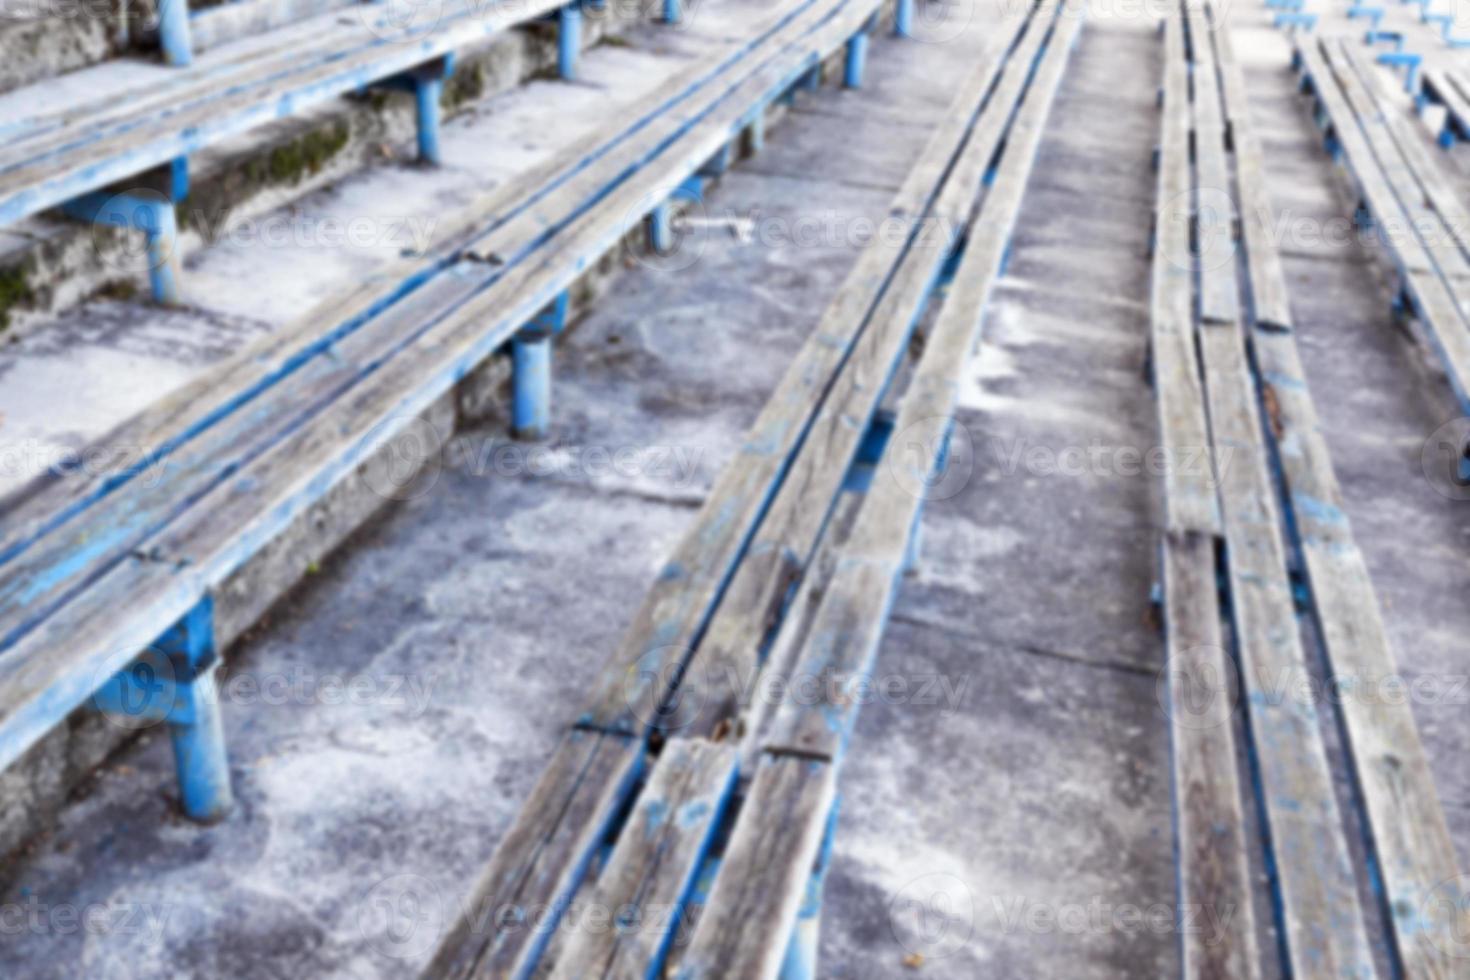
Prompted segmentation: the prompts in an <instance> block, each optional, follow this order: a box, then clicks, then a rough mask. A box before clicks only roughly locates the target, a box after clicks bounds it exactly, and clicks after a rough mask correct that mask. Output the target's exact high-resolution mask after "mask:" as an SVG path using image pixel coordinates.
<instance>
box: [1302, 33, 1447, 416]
mask: <svg viewBox="0 0 1470 980" xmlns="http://www.w3.org/2000/svg"><path fill="white" fill-rule="evenodd" d="M1296 55H1297V65H1298V68H1299V69H1300V71H1301V76H1302V87H1303V89H1304V90H1305V91H1308V92H1310V93H1311V95H1312V97H1313V99H1314V101H1315V104H1316V108H1317V113H1318V121H1319V122H1320V123H1321V124H1322V125H1323V126H1324V127H1325V129H1326V139H1327V146H1328V149H1329V151H1330V152H1332V154H1333V155H1334V156H1335V157H1336V158H1337V159H1338V160H1339V161H1340V162H1341V163H1342V164H1343V167H1344V169H1345V171H1346V173H1347V175H1348V176H1349V178H1350V179H1351V180H1352V182H1353V184H1354V185H1355V186H1356V188H1357V190H1358V193H1359V195H1360V201H1361V206H1360V209H1359V214H1360V216H1362V217H1363V219H1364V220H1367V221H1371V222H1373V223H1374V224H1375V225H1376V226H1377V227H1379V228H1381V229H1384V230H1385V231H1386V232H1387V233H1386V234H1381V235H1380V236H1379V238H1380V239H1381V240H1382V241H1383V246H1384V248H1383V250H1384V253H1385V254H1386V255H1387V256H1388V257H1389V259H1390V260H1391V261H1392V263H1393V266H1394V270H1395V272H1396V273H1397V275H1398V281H1399V287H1400V288H1399V290H1398V295H1397V296H1396V299H1395V303H1396V306H1397V308H1399V309H1401V310H1403V311H1406V312H1412V313H1413V315H1414V316H1415V317H1416V318H1417V319H1418V320H1419V322H1420V323H1421V324H1422V325H1423V326H1424V333H1425V335H1426V338H1427V340H1428V341H1429V343H1430V345H1431V346H1432V347H1433V349H1434V350H1435V353H1436V354H1437V355H1438V356H1439V359H1440V361H1441V363H1442V364H1443V365H1444V368H1445V373H1446V375H1447V376H1448V378H1449V381H1450V385H1451V386H1452V388H1453V389H1454V392H1455V395H1456V398H1457V399H1458V400H1459V402H1460V404H1461V406H1462V407H1463V408H1464V409H1465V410H1466V411H1467V412H1470V334H1467V332H1466V324H1467V320H1466V317H1467V315H1470V307H1467V306H1466V305H1465V302H1466V300H1467V299H1470V258H1467V254H1470V253H1467V250H1466V247H1467V245H1470V242H1467V241H1465V239H1464V236H1466V235H1467V234H1470V232H1467V229H1470V211H1467V209H1466V208H1465V206H1464V205H1463V204H1461V202H1460V200H1459V196H1458V194H1457V193H1456V191H1455V189H1454V187H1453V186H1452V185H1451V183H1450V179H1449V177H1448V175H1447V174H1446V172H1445V171H1444V169H1443V164H1442V161H1441V160H1440V159H1438V158H1437V157H1436V155H1435V154H1434V153H1433V151H1432V150H1431V149H1430V144H1429V142H1428V140H1427V139H1426V136H1425V134H1424V133H1423V132H1422V130H1421V128H1420V127H1419V126H1418V125H1417V124H1416V121H1415V120H1414V118H1413V115H1412V108H1411V107H1410V105H1409V104H1408V100H1407V99H1405V98H1402V97H1398V96H1397V95H1396V94H1395V93H1392V92H1388V91H1385V90H1384V87H1383V85H1382V84H1381V83H1380V80H1379V78H1378V75H1377V72H1376V71H1375V70H1374V68H1373V66H1372V64H1371V62H1370V61H1369V60H1368V59H1367V58H1366V57H1365V56H1363V55H1362V54H1361V52H1359V51H1357V50H1356V49H1354V48H1353V47H1352V46H1351V45H1348V44H1344V43H1342V42H1341V41H1337V40H1324V41H1321V42H1317V43H1314V44H1304V45H1301V46H1299V47H1298V48H1297V51H1296Z"/></svg>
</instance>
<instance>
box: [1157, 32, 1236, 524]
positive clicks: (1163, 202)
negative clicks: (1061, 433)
mask: <svg viewBox="0 0 1470 980" xmlns="http://www.w3.org/2000/svg"><path fill="white" fill-rule="evenodd" d="M1164 29H1165V34H1164V52H1165V54H1164V105H1163V119H1162V135H1161V138H1160V143H1159V186H1158V195H1157V198H1156V200H1155V205H1154V227H1155V238H1156V241H1155V244H1154V255H1153V273H1152V274H1153V281H1152V294H1151V297H1150V303H1149V341H1150V348H1151V354H1152V358H1151V359H1152V364H1153V381H1154V395H1155V398H1156V400H1157V403H1158V425H1159V438H1160V442H1161V444H1162V447H1161V448H1163V450H1164V452H1165V455H1166V458H1167V459H1169V460H1170V461H1171V465H1169V466H1168V467H1166V468H1165V471H1164V501H1165V507H1166V511H1165V522H1166V526H1167V527H1168V528H1169V530H1171V531H1174V532H1178V533H1186V532H1190V531H1198V532H1200V533H1206V534H1214V533H1218V532H1219V530H1220V510H1219V503H1218V499H1217V496H1216V492H1215V483H1214V473H1213V471H1212V469H1211V468H1210V467H1209V466H1185V465H1181V464H1182V461H1184V460H1188V459H1191V458H1194V459H1202V458H1204V456H1203V451H1204V450H1205V449H1206V448H1207V447H1208V446H1209V432H1208V428H1207V424H1206V421H1205V399H1204V385H1203V382H1202V381H1201V379H1200V374H1199V354H1198V349H1197V346H1196V333H1195V323H1194V283H1193V263H1192V259H1191V249H1190V222H1191V221H1192V216H1193V206H1192V201H1193V183H1192V179H1191V174H1190V164H1189V160H1190V153H1189V145H1190V140H1189V127H1190V122H1189V120H1190V108H1189V69H1188V63H1187V61H1186V60H1185V52H1184V34H1183V26H1182V22H1181V20H1180V19H1179V18H1177V17H1171V18H1169V19H1168V20H1166V21H1165V23H1164Z"/></svg>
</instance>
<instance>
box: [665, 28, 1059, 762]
mask: <svg viewBox="0 0 1470 980" xmlns="http://www.w3.org/2000/svg"><path fill="white" fill-rule="evenodd" d="M1060 9H1061V8H1056V10H1057V11H1060ZM1054 16H1055V14H1054ZM1073 20H1074V21H1075V18H1073ZM1048 37H1050V24H1049V23H1047V22H1046V21H1043V20H1042V19H1041V18H1036V19H1033V20H1032V22H1031V25H1030V28H1029V29H1028V31H1027V33H1026V36H1025V37H1024V38H1023V40H1022V41H1021V43H1020V45H1019V46H1017V48H1016V49H1015V51H1014V53H1013V55H1012V57H1011V59H1010V61H1009V62H1008V64H1007V65H1006V67H1005V70H1004V72H1003V73H1002V75H1001V78H1000V80H999V82H998V84H997V85H996V88H995V90H994V91H993V93H992V94H991V96H990V98H989V100H988V102H987V103H986V105H985V108H984V110H983V112H982V114H981V116H980V119H979V122H978V123H977V125H976V128H975V130H974V133H973V134H972V136H971V138H970V141H969V142H968V143H967V144H966V146H965V149H964V151H963V153H962V155H961V156H960V158H959V159H957V160H956V162H955V165H954V168H953V170H952V172H951V174H950V176H949V178H948V179H947V180H946V183H945V186H944V190H943V192H942V194H941V196H940V199H939V201H938V202H937V203H936V205H935V210H934V212H933V215H932V218H931V222H932V227H933V229H934V232H933V233H931V234H929V235H928V236H927V238H928V240H926V241H923V242H921V243H919V246H918V247H916V248H915V249H913V250H911V251H910V252H909V253H908V254H907V255H906V256H905V257H904V259H903V262H902V264H901V266H900V268H899V270H898V271H897V274H896V275H895V278H894V282H893V285H892V287H891V288H890V289H889V291H888V292H887V294H886V295H885V296H884V297H883V299H882V301H881V302H880V303H879V305H878V307H877V309H876V310H875V311H874V313H873V318H872V323H871V324H870V326H869V327H868V329H867V331H866V332H865V333H864V334H863V337H862V339H861V340H860V341H859V342H858V345H857V347H856V349H855V350H854V352H853V355H852V357H851V358H849V360H848V362H847V363H846V364H845V365H844V366H843V368H842V371H841V373H840V374H839V375H838V378H837V381H836V383H835V384H834V385H833V388H832V392H831V393H830V394H829V395H828V397H827V399H826V401H825V402H824V403H823V404H822V407H821V410H820V411H819V412H818V414H817V418H816V420H815V421H814V422H813V424H812V429H811V433H810V434H809V435H808V436H807V439H806V442H805V443H804V444H803V446H802V450H801V452H800V453H799V454H798V456H797V457H796V459H795V461H794V462H793V463H792V465H791V469H790V472H789V474H788V476H787V477H786V479H785V480H784V481H783V483H782V485H781V489H780V491H779V492H778V494H777V496H776V499H775V500H774V502H773V503H772V505H771V508H770V510H769V511H768V512H767V514H766V516H765V518H764V519H763V520H762V522H761V526H760V529H759V531H758V532H757V535H756V539H755V543H754V544H753V545H752V547H751V549H750V552H749V554H748V555H747V557H746V558H745V560H744V561H743V562H742V563H741V565H740V567H739V568H738V569H737V570H736V572H735V577H734V579H733V580H732V582H731V584H730V586H729V588H728V589H727V590H726V592H725V595H724V596H723V597H722V599H721V601H720V606H719V609H718V611H717V612H716V613H715V617H714V619H713V621H712V622H711V623H710V626H709V629H708V631H707V632H706V634H705V636H704V639H703V641H702V642H701V643H700V644H699V646H698V648H697V650H696V651H695V654H694V657H693V660H692V661H691V664H692V666H691V668H690V669H689V670H688V671H687V672H686V673H685V675H684V677H683V679H682V683H681V686H680V700H681V702H682V703H685V704H689V705H695V706H700V707H701V708H702V712H701V714H700V715H699V716H698V717H693V718H691V717H685V716H681V717H680V718H679V721H680V723H681V724H682V730H684V731H688V732H697V733H707V732H711V731H714V730H717V729H718V728H720V727H721V726H723V725H728V724H730V723H732V722H733V721H734V720H735V719H736V718H738V717H739V714H740V709H741V705H740V702H741V695H742V692H743V690H744V689H745V687H746V685H747V684H748V680H749V678H751V677H752V676H754V674H755V673H756V671H757V670H758V669H759V665H760V662H761V657H762V654H763V651H764V649H765V648H766V646H767V644H768V643H769V641H770V640H771V639H772V637H773V635H774V626H775V625H776V624H777V623H778V622H779V620H780V618H781V616H782V615H783V613H784V609H785V605H786V603H787V601H788V600H789V598H790V592H791V589H792V586H793V585H794V584H795V583H796V582H797V581H799V579H800V577H801V576H802V575H804V574H805V571H806V569H807V566H808V564H809V562H810V560H811V557H812V555H813V554H814V553H815V550H816V548H817V544H818V542H819V540H820V539H821V536H822V534H823V532H824V530H825V528H826V526H827V519H828V516H829V515H830V513H831V508H832V506H833V502H834V501H835V500H836V498H837V495H838V492H839V491H840V489H841V487H842V484H843V481H844V480H845V479H846V476H847V473H848V472H849V470H850V469H851V466H852V462H853V460H854V459H855V458H856V456H857V453H858V450H859V448H860V446H861V444H862V440H863V437H864V433H865V431H866V429H867V427H868V424H869V421H870V420H871V418H872V417H873V413H874V412H875V411H876V409H877V407H878V405H879V403H880V402H881V400H882V398H883V395H884V393H885V391H886V390H887V388H888V385H889V381H890V379H891V378H892V377H893V375H894V373H895V372H896V371H897V369H898V366H899V363H900V361H901V360H902V358H903V357H904V356H905V352H906V350H907V347H908V340H909V338H910V337H911V336H912V333H913V329H914V327H915V326H916V325H917V323H918V319H919V317H920V315H921V313H922V311H923V309H924V306H925V303H926V302H927V299H928V296H929V294H930V292H931V291H932V289H933V287H934V284H935V282H936V281H937V279H938V277H939V275H940V273H941V271H942V269H943V266H944V263H945V262H946V260H947V258H948V256H949V254H950V253H951V251H952V249H953V247H954V246H955V244H956V243H957V239H958V236H959V235H961V234H962V233H963V232H964V230H965V229H966V227H967V226H968V222H969V220H970V215H971V213H972V212H973V210H974V208H975V205H976V204H977V203H978V200H979V198H980V195H981V193H982V191H983V186H984V179H985V175H986V173H987V171H988V169H989V167H990V165H991V162H992V161H993V160H994V158H995V154H996V151H997V150H998V149H999V147H1000V145H1001V141H1002V139H1003V138H1004V136H1005V133H1006V131H1007V129H1008V127H1009V123H1010V121H1011V118H1012V114H1013V112H1014V108H1015V105H1016V102H1017V100H1018V99H1019V97H1020V95H1021V94H1022V92H1023V91H1024V90H1025V87H1026V85H1027V83H1028V80H1029V79H1030V77H1031V73H1032V70H1033V68H1034V65H1035V62H1036V59H1037V58H1038V57H1039V56H1040V54H1041V52H1042V51H1043V50H1044V45H1045V43H1046V40H1047V39H1048ZM1060 57H1061V58H1062V59H1063V60H1065V57H1066V52H1065V51H1062V52H1061V55H1060Z"/></svg>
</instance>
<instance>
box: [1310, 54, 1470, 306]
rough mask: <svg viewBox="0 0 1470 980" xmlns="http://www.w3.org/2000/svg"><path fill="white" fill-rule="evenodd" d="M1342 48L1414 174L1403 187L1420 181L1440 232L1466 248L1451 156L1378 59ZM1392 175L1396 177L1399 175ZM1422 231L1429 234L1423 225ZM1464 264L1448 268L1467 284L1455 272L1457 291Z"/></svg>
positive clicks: (1467, 232) (1466, 213)
mask: <svg viewBox="0 0 1470 980" xmlns="http://www.w3.org/2000/svg"><path fill="white" fill-rule="evenodd" d="M1339 50H1340V51H1341V54H1342V57H1343V58H1344V60H1345V61H1346V64H1347V65H1348V67H1350V68H1351V69H1352V71H1353V72H1354V73H1355V74H1356V76H1357V79H1358V81H1359V82H1361V84H1362V93H1363V94H1364V95H1366V96H1367V98H1368V99H1369V100H1370V102H1371V104H1372V105H1373V106H1375V107H1376V109H1377V116H1376V118H1377V120H1378V121H1379V123H1380V124H1381V125H1382V126H1383V127H1384V128H1385V129H1387V131H1388V136H1389V139H1390V141H1391V144H1392V146H1393V147H1394V148H1395V149H1397V150H1398V152H1399V154H1400V156H1401V157H1402V159H1403V161H1404V162H1405V164H1406V165H1407V173H1408V175H1409V176H1411V177H1412V178H1413V183H1411V184H1410V185H1409V186H1408V187H1405V188H1403V192H1408V193H1412V192H1413V188H1415V187H1416V186H1417V188H1418V189H1419V192H1420V194H1421V195H1422V200H1424V201H1427V202H1428V204H1429V206H1430V207H1431V208H1432V209H1433V210H1434V212H1435V213H1436V214H1437V215H1438V216H1439V218H1440V227H1441V232H1439V233H1438V234H1440V237H1441V238H1442V239H1443V241H1444V242H1445V244H1447V245H1448V244H1449V243H1451V242H1453V243H1454V244H1456V245H1458V246H1459V248H1460V251H1461V252H1462V253H1463V252H1464V251H1466V250H1467V248H1470V209H1467V208H1466V207H1465V206H1464V205H1463V204H1462V203H1461V202H1460V195H1459V193H1458V191H1457V190H1456V188H1455V186H1454V184H1453V183H1452V181H1451V176H1450V174H1449V173H1448V172H1447V171H1446V170H1445V169H1444V165H1443V161H1445V160H1447V159H1448V157H1446V156H1445V154H1443V153H1440V152H1438V151H1436V150H1435V149H1434V148H1433V145H1432V144H1431V142H1430V140H1429V138H1428V136H1427V134H1426V133H1425V131H1424V127H1423V125H1422V124H1420V123H1419V122H1418V120H1417V119H1415V118H1413V117H1412V116H1411V115H1410V114H1411V113H1413V112H1414V106H1413V103H1412V102H1411V101H1404V100H1400V99H1399V98H1397V95H1398V94H1399V93H1393V94H1390V93H1389V92H1387V91H1385V90H1384V86H1383V85H1382V83H1381V80H1380V78H1379V75H1380V72H1379V71H1378V69H1377V67H1376V66H1375V65H1374V64H1373V62H1371V61H1369V60H1366V59H1365V58H1364V57H1363V56H1362V54H1361V53H1360V52H1359V51H1358V50H1357V49H1356V48H1352V47H1345V48H1341V49H1339ZM1385 148H1386V147H1385ZM1389 177H1390V180H1392V179H1393V175H1389ZM1420 234H1421V235H1422V234H1424V231H1423V230H1422V229H1421V230H1420ZM1460 259H1461V261H1462V262H1463V261H1464V256H1463V255H1461V256H1460ZM1463 269H1464V265H1463V264H1460V265H1455V266H1452V267H1448V268H1446V269H1445V275H1446V276H1450V277H1459V278H1458V282H1459V283H1460V284H1461V285H1457V284H1456V283H1457V280H1456V279H1454V278H1452V279H1451V282H1450V287H1451V289H1453V290H1456V292H1457V293H1458V290H1459V289H1460V288H1463V285H1462V284H1463V282H1464V279H1463V276H1464V272H1463ZM1462 311H1463V303H1462Z"/></svg>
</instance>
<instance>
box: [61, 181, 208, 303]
mask: <svg viewBox="0 0 1470 980" xmlns="http://www.w3.org/2000/svg"><path fill="white" fill-rule="evenodd" d="M170 169H171V172H172V173H173V174H174V175H175V178H174V179H175V183H177V181H178V176H177V175H178V174H179V173H181V172H182V173H183V174H184V175H185V176H184V177H183V182H184V186H185V190H186V191H187V185H188V178H187V165H186V164H183V163H181V162H179V161H175V163H174V164H173V166H172V167H171V168H170ZM155 193H156V192H148V191H144V192H139V193H124V194H114V195H109V194H108V193H107V192H106V191H95V192H93V193H91V194H84V195H82V196H81V197H79V198H77V199H75V200H73V201H68V202H67V203H66V204H64V205H62V210H63V211H64V212H65V213H66V214H67V215H69V216H70V217H73V218H76V219H77V220H79V221H86V222H89V223H91V224H99V225H112V226H114V227H118V228H129V229H132V230H134V231H141V232H142V233H143V236H144V239H145V241H146V243H147V256H148V282H149V287H150V289H151V291H152V294H153V300H154V302H156V303H161V304H163V305H165V306H174V305H177V304H178V303H179V255H178V237H179V229H178V220H177V217H176V215H175V212H174V202H173V201H171V200H169V199H168V197H167V196H165V195H164V194H161V193H157V195H156V196H154V194H155ZM145 194H146V195H147V196H145Z"/></svg>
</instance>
